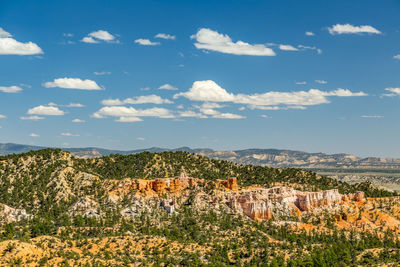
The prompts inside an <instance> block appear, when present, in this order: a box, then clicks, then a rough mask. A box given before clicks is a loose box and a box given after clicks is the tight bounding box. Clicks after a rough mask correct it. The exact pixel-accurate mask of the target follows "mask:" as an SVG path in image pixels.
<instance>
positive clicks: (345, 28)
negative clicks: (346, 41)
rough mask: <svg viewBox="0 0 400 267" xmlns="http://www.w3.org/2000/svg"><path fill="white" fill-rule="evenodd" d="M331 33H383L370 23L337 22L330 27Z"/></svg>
mask: <svg viewBox="0 0 400 267" xmlns="http://www.w3.org/2000/svg"><path fill="white" fill-rule="evenodd" d="M328 31H329V33H330V34H332V35H335V34H360V33H368V34H382V32H380V31H379V30H377V29H375V28H374V27H372V26H370V25H361V26H354V25H351V24H336V25H333V26H332V27H329V28H328Z"/></svg>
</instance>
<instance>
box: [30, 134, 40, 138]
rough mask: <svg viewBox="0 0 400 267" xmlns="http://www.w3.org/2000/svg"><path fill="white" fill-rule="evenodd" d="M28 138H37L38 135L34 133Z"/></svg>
mask: <svg viewBox="0 0 400 267" xmlns="http://www.w3.org/2000/svg"><path fill="white" fill-rule="evenodd" d="M29 136H30V137H39V136H40V135H38V134H35V133H31V134H30V135H29Z"/></svg>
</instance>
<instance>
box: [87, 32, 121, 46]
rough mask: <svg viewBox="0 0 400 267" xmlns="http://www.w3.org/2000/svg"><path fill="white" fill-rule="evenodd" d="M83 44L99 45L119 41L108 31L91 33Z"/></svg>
mask: <svg viewBox="0 0 400 267" xmlns="http://www.w3.org/2000/svg"><path fill="white" fill-rule="evenodd" d="M81 42H84V43H91V44H97V43H100V42H117V41H116V37H115V35H112V34H111V33H109V32H108V31H104V30H98V31H94V32H91V33H89V34H88V35H87V36H85V37H84V38H83V39H82V40H81Z"/></svg>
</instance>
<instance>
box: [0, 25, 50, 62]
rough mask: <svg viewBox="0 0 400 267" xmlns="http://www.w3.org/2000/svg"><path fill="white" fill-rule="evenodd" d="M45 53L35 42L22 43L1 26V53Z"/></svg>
mask: <svg viewBox="0 0 400 267" xmlns="http://www.w3.org/2000/svg"><path fill="white" fill-rule="evenodd" d="M37 54H43V51H42V49H41V48H40V47H39V46H38V45H37V44H35V43H33V42H27V43H22V42H19V41H17V40H15V39H14V38H12V35H11V34H10V33H9V32H6V31H5V30H4V29H3V28H1V27H0V55H20V56H24V55H37Z"/></svg>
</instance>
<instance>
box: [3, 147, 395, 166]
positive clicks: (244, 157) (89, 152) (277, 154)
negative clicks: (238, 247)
mask: <svg viewBox="0 0 400 267" xmlns="http://www.w3.org/2000/svg"><path fill="white" fill-rule="evenodd" d="M43 148H46V147H41V146H30V145H21V144H12V143H7V144H0V155H8V154H18V153H24V152H28V151H30V150H40V149H43ZM62 149H63V150H65V151H69V152H71V153H72V154H74V155H75V156H77V157H82V158H94V157H101V156H107V155H110V154H122V155H128V154H135V153H140V152H144V151H148V152H153V153H158V152H164V151H186V152H190V153H195V154H200V155H203V156H206V157H209V158H213V159H220V160H228V161H232V162H236V163H240V164H253V165H261V166H271V167H279V168H284V167H296V168H311V169H325V168H326V169H337V168H340V169H386V170H391V169H393V170H397V169H400V159H393V158H376V157H368V158H360V157H357V156H354V155H349V154H332V155H329V154H325V153H307V152H302V151H293V150H280V149H243V150H235V151H215V150H212V149H208V148H197V149H192V148H189V147H180V148H175V149H167V148H160V147H151V148H147V149H137V150H129V151H121V150H109V149H103V148H96V147H86V148H62Z"/></svg>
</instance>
